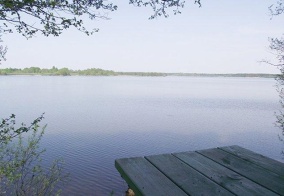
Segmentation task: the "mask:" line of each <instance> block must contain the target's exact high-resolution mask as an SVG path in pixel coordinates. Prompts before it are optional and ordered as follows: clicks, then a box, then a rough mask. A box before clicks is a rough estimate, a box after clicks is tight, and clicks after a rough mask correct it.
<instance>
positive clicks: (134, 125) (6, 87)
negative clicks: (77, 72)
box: [0, 76, 283, 195]
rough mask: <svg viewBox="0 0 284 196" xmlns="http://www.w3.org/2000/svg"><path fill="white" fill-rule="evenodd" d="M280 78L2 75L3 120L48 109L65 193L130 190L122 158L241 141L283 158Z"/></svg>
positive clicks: (50, 153)
mask: <svg viewBox="0 0 284 196" xmlns="http://www.w3.org/2000/svg"><path fill="white" fill-rule="evenodd" d="M274 85H275V81H274V80H273V79H263V78H194V77H76V76H74V77H52V76H48V77H43V76H36V77H35V76H9V77H0V92H2V93H1V96H0V104H1V105H0V107H1V110H0V117H7V116H8V115H9V114H11V113H15V114H16V115H17V119H19V121H24V122H30V121H31V120H33V119H34V118H35V117H37V116H39V115H40V114H41V113H42V112H45V117H46V118H45V122H46V123H47V124H48V126H47V131H46V134H45V136H44V140H43V143H42V144H43V146H44V147H46V148H47V153H46V157H45V159H46V161H47V162H48V161H49V160H52V159H54V158H57V157H63V158H64V160H65V163H66V170H67V171H69V172H70V174H71V179H72V180H71V182H70V183H69V184H68V186H66V187H65V188H64V189H63V193H64V194H66V195H67V194H71V193H72V195H106V194H108V193H110V192H111V191H112V190H114V192H115V194H116V195H123V194H124V191H125V190H126V188H127V185H126V183H125V182H124V181H123V180H122V179H121V177H120V176H119V174H118V172H117V171H116V169H115V167H114V160H115V159H116V158H122V157H130V156H142V155H150V154H158V153H169V152H179V151H187V150H196V149H205V148H212V147H216V146H225V145H235V144H236V145H240V146H243V147H245V148H248V149H251V150H253V151H256V152H259V153H261V154H264V155H266V156H269V157H271V158H274V159H277V160H280V161H283V159H281V155H280V152H281V142H280V141H279V140H278V134H279V129H278V128H276V127H275V126H274V122H275V116H274V112H275V111H277V110H278V109H280V108H279V107H280V105H279V103H278V95H277V92H276V91H275V87H274Z"/></svg>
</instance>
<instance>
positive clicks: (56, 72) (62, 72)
mask: <svg viewBox="0 0 284 196" xmlns="http://www.w3.org/2000/svg"><path fill="white" fill-rule="evenodd" d="M0 75H50V76H70V75H91V76H114V75H117V74H116V73H115V72H114V71H109V70H103V69H97V68H91V69H85V70H72V69H68V68H61V69H58V68H56V67H54V66H53V67H52V68H51V69H41V68H39V67H29V68H24V69H15V68H6V69H0Z"/></svg>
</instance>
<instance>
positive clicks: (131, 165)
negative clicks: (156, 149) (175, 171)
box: [115, 157, 187, 196]
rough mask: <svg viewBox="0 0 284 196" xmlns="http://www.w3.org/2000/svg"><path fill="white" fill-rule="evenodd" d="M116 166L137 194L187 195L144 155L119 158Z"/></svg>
mask: <svg viewBox="0 0 284 196" xmlns="http://www.w3.org/2000/svg"><path fill="white" fill-rule="evenodd" d="M115 166H116V168H117V170H118V171H119V172H120V174H121V175H122V177H123V178H124V179H125V181H126V182H127V183H128V185H129V187H130V188H131V189H132V190H134V192H135V195H176V196H183V195H187V194H186V193H185V192H184V191H182V190H181V189H180V188H179V187H178V186H176V185H175V184H174V183H173V182H172V181H171V180H169V179H168V178H167V177H166V176H165V175H164V174H162V173H161V172H160V171H159V170H158V169H157V168H156V167H154V166H153V165H152V164H151V163H150V162H149V161H147V160H146V159H144V158H143V157H138V158H128V159H118V160H116V161H115Z"/></svg>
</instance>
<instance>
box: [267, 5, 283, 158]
mask: <svg viewBox="0 0 284 196" xmlns="http://www.w3.org/2000/svg"><path fill="white" fill-rule="evenodd" d="M269 10H270V13H271V15H272V16H280V15H282V14H283V12H284V0H278V1H277V2H276V3H275V4H273V5H271V6H270V7H269ZM269 41H270V46H269V47H270V50H271V51H272V53H273V54H274V55H275V59H276V62H274V63H272V62H269V61H266V62H267V63H269V64H271V65H273V66H276V67H278V68H279V70H280V72H281V74H280V75H279V76H278V77H277V91H278V93H279V97H280V104H281V106H282V110H280V111H279V112H278V113H276V119H277V121H276V126H278V127H279V128H280V129H281V134H279V139H280V141H282V142H284V111H283V109H284V38H283V37H280V38H270V39H269ZM282 153H283V155H284V149H283V150H282Z"/></svg>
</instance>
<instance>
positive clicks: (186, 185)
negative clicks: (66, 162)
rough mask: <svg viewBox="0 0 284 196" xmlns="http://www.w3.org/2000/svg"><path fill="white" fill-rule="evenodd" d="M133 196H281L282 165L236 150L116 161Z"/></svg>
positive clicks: (283, 186)
mask: <svg viewBox="0 0 284 196" xmlns="http://www.w3.org/2000/svg"><path fill="white" fill-rule="evenodd" d="M115 167H116V168H117V170H118V171H119V173H120V174H121V176H122V178H124V180H125V181H126V182H127V184H128V185H129V187H130V188H131V189H132V190H133V191H134V192H135V195H151V196H152V195H154V196H156V195H157V196H158V195H169V196H171V195H173V196H179V195H242V196H243V195H246V196H247V195H284V163H281V162H278V161H276V160H273V159H270V158H268V157H265V156H262V155H260V154H257V153H254V152H252V151H250V150H247V149H244V148H242V147H239V146H227V147H220V148H213V149H207V150H199V151H194V152H181V153H173V154H162V155H153V156H146V157H136V158H124V159H117V160H115Z"/></svg>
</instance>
